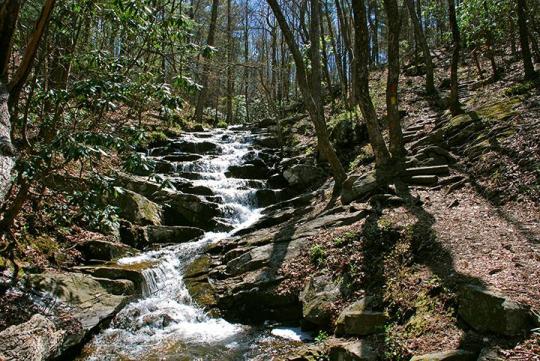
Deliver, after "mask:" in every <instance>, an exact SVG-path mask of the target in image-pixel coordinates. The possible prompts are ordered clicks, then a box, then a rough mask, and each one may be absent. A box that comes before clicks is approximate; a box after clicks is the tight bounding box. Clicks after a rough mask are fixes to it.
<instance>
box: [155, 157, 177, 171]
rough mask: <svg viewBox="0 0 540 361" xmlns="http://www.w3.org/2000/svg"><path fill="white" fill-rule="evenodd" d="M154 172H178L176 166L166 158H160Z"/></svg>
mask: <svg viewBox="0 0 540 361" xmlns="http://www.w3.org/2000/svg"><path fill="white" fill-rule="evenodd" d="M154 172H156V173H161V174H172V173H174V172H176V166H175V165H174V164H172V163H171V162H168V161H166V160H158V161H156V164H155V166H154Z"/></svg>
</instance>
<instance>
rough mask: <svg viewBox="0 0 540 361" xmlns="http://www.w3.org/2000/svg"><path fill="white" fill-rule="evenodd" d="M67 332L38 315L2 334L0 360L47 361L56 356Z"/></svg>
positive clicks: (0, 337)
mask: <svg viewBox="0 0 540 361" xmlns="http://www.w3.org/2000/svg"><path fill="white" fill-rule="evenodd" d="M64 335H65V331H62V330H58V329H57V328H56V326H55V325H54V323H53V322H52V321H51V320H49V319H48V318H46V317H45V316H43V315H40V314H36V315H34V316H32V318H31V319H30V320H29V321H27V322H24V323H22V324H19V325H15V326H10V327H8V328H6V329H5V330H3V331H2V332H0V340H2V342H0V360H5V361H18V360H24V361H46V360H49V359H51V358H53V357H54V356H55V354H56V353H57V352H58V350H59V349H60V347H61V345H62V342H63V340H64Z"/></svg>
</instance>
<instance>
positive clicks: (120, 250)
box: [77, 239, 136, 261]
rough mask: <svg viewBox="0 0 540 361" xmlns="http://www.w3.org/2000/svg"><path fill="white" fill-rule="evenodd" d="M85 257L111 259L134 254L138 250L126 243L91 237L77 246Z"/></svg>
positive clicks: (100, 259) (88, 259)
mask: <svg viewBox="0 0 540 361" xmlns="http://www.w3.org/2000/svg"><path fill="white" fill-rule="evenodd" d="M77 250H78V251H79V252H81V255H82V256H83V258H84V259H85V260H87V261H90V260H98V261H111V260H113V259H115V258H120V257H125V256H127V255H133V254H135V253H136V251H135V250H134V249H132V248H130V247H128V246H126V245H125V244H122V243H118V242H110V241H105V240H102V239H90V240H88V241H85V242H83V243H81V244H79V245H78V246H77Z"/></svg>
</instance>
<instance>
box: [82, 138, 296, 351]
mask: <svg viewBox="0 0 540 361" xmlns="http://www.w3.org/2000/svg"><path fill="white" fill-rule="evenodd" d="M181 140H182V141H186V142H190V143H195V144H197V143H199V142H208V141H210V142H213V143H215V144H217V146H218V150H217V151H216V152H215V153H216V154H214V155H204V156H203V157H202V158H201V159H198V160H196V161H190V162H181V163H178V165H177V172H178V174H182V173H197V174H199V177H200V179H197V180H193V181H191V182H192V183H193V185H194V186H204V187H207V188H210V189H211V190H212V192H213V194H214V195H215V196H217V197H219V198H221V199H222V203H221V205H220V207H221V211H222V212H221V213H222V214H223V221H224V222H227V223H228V224H229V225H231V227H232V231H229V232H207V233H206V234H205V236H204V237H203V238H202V239H200V240H198V241H196V242H190V243H183V244H179V245H174V246H169V247H165V248H162V249H159V250H153V251H148V252H145V253H143V254H141V255H138V256H136V257H130V258H124V259H120V260H119V261H118V263H120V264H139V263H148V262H152V263H153V264H155V266H154V267H152V268H150V269H147V270H145V271H144V272H143V276H144V279H145V284H144V285H143V297H142V298H141V299H140V300H138V301H136V302H133V303H131V304H129V305H128V306H126V307H125V308H124V309H123V310H122V311H121V312H120V313H119V314H118V315H117V316H116V317H115V319H114V320H113V321H112V323H111V326H110V327H109V328H108V329H106V330H104V331H103V332H102V333H100V334H99V335H97V336H96V337H95V338H94V340H93V341H92V342H91V343H90V344H89V345H88V346H87V347H86V348H85V351H84V352H83V354H84V355H85V356H83V357H82V358H81V359H83V360H138V361H140V360H251V359H260V360H265V359H267V358H265V357H264V356H262V358H261V356H257V351H256V350H255V349H256V347H257V346H256V345H257V343H258V342H259V343H260V342H264V340H266V341H267V342H268V339H269V338H271V336H270V333H269V332H268V330H261V329H257V328H253V327H248V326H243V325H238V324H231V323H229V322H227V321H225V320H223V319H216V318H212V317H210V316H208V315H206V314H205V312H204V311H203V310H202V309H201V308H200V307H198V306H197V305H196V304H194V302H193V301H192V299H191V297H190V295H189V292H188V290H187V288H186V285H185V284H184V280H183V272H184V268H185V267H186V266H187V265H189V263H190V261H193V260H194V259H195V258H196V257H197V255H198V254H200V253H201V252H202V251H203V249H204V248H205V246H207V245H208V244H209V243H212V242H216V241H219V240H221V239H224V238H226V237H228V236H229V235H231V234H232V233H234V232H235V231H237V230H239V229H241V228H244V227H246V226H248V225H250V224H252V223H253V222H255V221H256V220H257V219H258V218H259V217H260V210H259V209H257V208H256V207H255V201H254V195H255V191H256V190H255V189H252V188H250V182H249V181H247V180H242V179H235V178H227V177H226V175H225V172H226V171H227V169H228V168H229V167H230V166H231V165H239V164H241V163H242V162H243V157H245V156H246V155H247V154H248V152H250V151H252V149H251V134H250V133H249V132H247V131H241V130H235V129H228V130H218V131H212V132H211V133H191V134H187V135H185V136H183V137H182V139H181ZM279 332H280V331H278V332H274V334H279ZM287 332H289V333H290V331H287V330H286V331H285V333H287ZM293 336H294V335H293Z"/></svg>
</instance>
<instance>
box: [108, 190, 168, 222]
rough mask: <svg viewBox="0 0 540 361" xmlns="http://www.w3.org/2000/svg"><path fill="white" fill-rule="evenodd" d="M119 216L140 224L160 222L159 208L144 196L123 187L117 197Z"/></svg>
mask: <svg viewBox="0 0 540 361" xmlns="http://www.w3.org/2000/svg"><path fill="white" fill-rule="evenodd" d="M118 206H119V207H120V216H121V217H122V218H124V219H126V220H128V221H130V222H133V223H135V224H140V225H159V224H161V208H160V207H159V206H158V205H157V204H156V203H154V202H152V201H151V200H149V199H148V198H146V197H145V196H143V195H141V194H138V193H135V192H133V191H130V190H127V189H124V190H123V191H122V193H121V194H120V195H119V197H118Z"/></svg>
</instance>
